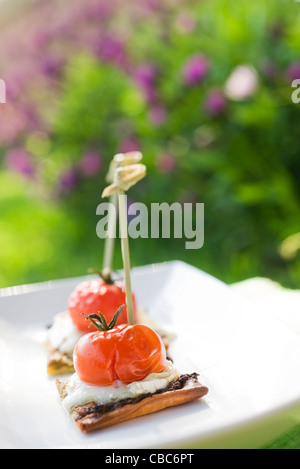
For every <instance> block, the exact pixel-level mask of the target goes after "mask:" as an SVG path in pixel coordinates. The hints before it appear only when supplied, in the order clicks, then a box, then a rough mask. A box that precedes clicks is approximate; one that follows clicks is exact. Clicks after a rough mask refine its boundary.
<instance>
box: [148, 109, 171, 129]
mask: <svg viewBox="0 0 300 469" xmlns="http://www.w3.org/2000/svg"><path fill="white" fill-rule="evenodd" d="M166 118H167V111H166V109H165V108H164V107H163V106H159V105H157V106H153V107H152V108H151V109H150V119H151V122H152V123H153V124H154V125H156V126H160V125H162V124H163V123H164V122H165V121H166Z"/></svg>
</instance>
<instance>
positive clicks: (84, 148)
mask: <svg viewBox="0 0 300 469" xmlns="http://www.w3.org/2000/svg"><path fill="white" fill-rule="evenodd" d="M14 2H16V6H15V8H14V9H13V10H14V11H13V12H10V13H9V14H8V15H7V16H5V15H4V14H3V15H2V14H1V13H0V17H1V20H0V28H1V29H0V30H1V32H0V41H1V47H0V54H1V55H0V78H1V79H3V80H5V83H6V104H0V266H1V267H0V287H6V286H10V285H17V284H23V283H28V282H30V283H31V282H39V281H44V280H51V279H56V278H65V277H74V276H77V275H84V274H86V273H87V271H88V268H90V267H96V268H101V267H102V260H103V246H104V241H103V240H100V239H99V238H98V237H97V235H96V225H97V221H98V217H97V215H96V208H97V206H98V205H99V203H101V202H102V199H101V193H102V190H103V188H104V187H105V185H106V182H105V176H106V173H107V170H108V166H109V163H110V161H111V159H112V157H113V155H114V154H116V153H118V152H122V151H130V150H136V149H137V150H140V151H141V152H142V153H143V155H144V162H145V164H146V165H147V168H148V175H147V177H146V179H144V180H143V181H141V182H140V183H139V184H137V185H136V186H135V187H134V188H133V189H132V190H131V191H130V193H129V194H128V195H129V198H130V201H131V202H132V201H138V202H144V203H146V204H147V205H149V204H150V203H151V202H163V201H164V202H169V203H173V202H175V201H179V202H181V203H184V202H194V203H195V202H202V203H204V204H205V244H204V246H203V248H202V249H200V250H198V251H193V250H186V249H185V242H184V240H178V239H171V240H163V239H137V240H130V250H131V258H132V265H133V266H136V265H144V264H150V263H153V262H155V263H156V262H163V261H167V260H174V259H180V260H182V261H185V262H188V263H190V264H192V265H195V266H196V267H199V268H201V269H203V270H204V271H206V272H208V273H210V274H212V275H215V276H216V277H218V278H220V279H222V280H224V281H225V282H228V283H232V282H236V281H240V280H243V279H246V278H249V277H253V276H264V277H269V278H271V279H273V280H276V281H279V282H281V283H282V284H283V285H285V286H288V287H291V288H299V287H300V139H299V135H300V104H296V103H293V102H292V98H291V96H292V92H293V89H292V87H291V85H292V82H293V80H295V79H297V78H299V79H300V52H299V44H300V21H299V18H300V4H299V3H297V2H294V1H293V0H272V1H270V0H251V1H249V0H239V1H228V0H201V1H199V0H136V1H134V0H131V1H130V2H124V0H109V1H108V0H72V1H70V0H64V1H63V2H61V1H54V0H52V1H51V2H49V1H45V0H35V1H29V0H28V1H27V2H18V4H17V0H10V1H9V2H8V3H10V6H11V7H13V4H14ZM21 4H22V5H21ZM24 4H25V5H24ZM1 8H3V12H4V6H3V0H2V1H1V2H0V10H1ZM114 266H115V268H116V269H119V268H122V261H121V251H120V248H119V246H118V245H117V248H116V252H115V259H114Z"/></svg>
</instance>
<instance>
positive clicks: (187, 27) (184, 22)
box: [176, 13, 196, 34]
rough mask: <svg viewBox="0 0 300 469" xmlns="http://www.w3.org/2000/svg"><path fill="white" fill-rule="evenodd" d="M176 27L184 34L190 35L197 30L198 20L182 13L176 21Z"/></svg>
mask: <svg viewBox="0 0 300 469" xmlns="http://www.w3.org/2000/svg"><path fill="white" fill-rule="evenodd" d="M176 27H177V29H178V31H179V32H180V33H182V34H189V33H191V32H193V31H194V30H195V28H196V20H195V18H194V17H193V16H192V15H191V14H189V13H180V14H179V15H178V17H177V20H176Z"/></svg>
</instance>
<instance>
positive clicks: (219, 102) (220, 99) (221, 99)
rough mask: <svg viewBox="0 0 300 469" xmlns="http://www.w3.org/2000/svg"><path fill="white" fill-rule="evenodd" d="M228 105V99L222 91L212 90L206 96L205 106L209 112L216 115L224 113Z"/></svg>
mask: <svg viewBox="0 0 300 469" xmlns="http://www.w3.org/2000/svg"><path fill="white" fill-rule="evenodd" d="M226 105H227V101H226V98H225V96H224V94H223V93H222V91H219V90H212V91H210V92H209V94H208V95H207V97H206V100H205V104H204V107H205V110H206V112H207V114H209V115H210V116H214V117H215V116H219V115H221V114H223V113H224V111H225V109H226Z"/></svg>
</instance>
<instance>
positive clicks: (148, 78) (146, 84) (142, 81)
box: [133, 64, 157, 102]
mask: <svg viewBox="0 0 300 469" xmlns="http://www.w3.org/2000/svg"><path fill="white" fill-rule="evenodd" d="M133 79H134V81H135V82H136V83H137V85H138V86H139V88H140V90H141V91H142V93H143V94H144V96H145V98H146V99H147V101H149V102H153V101H155V99H156V90H155V84H156V80H157V69H156V67H154V66H153V65H151V64H143V65H140V66H139V67H138V68H137V69H136V70H135V71H134V74H133Z"/></svg>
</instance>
